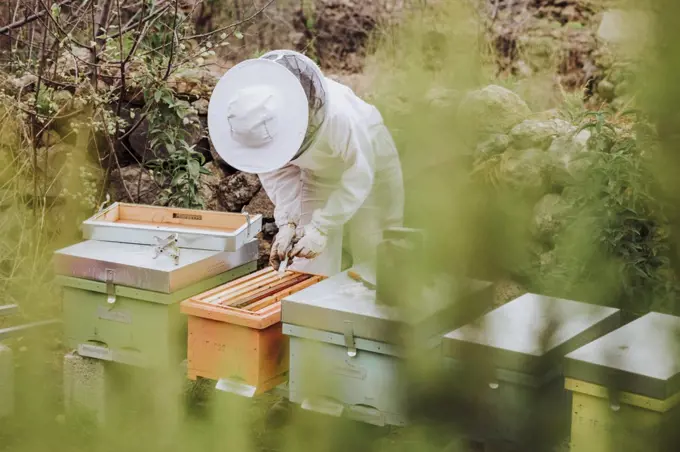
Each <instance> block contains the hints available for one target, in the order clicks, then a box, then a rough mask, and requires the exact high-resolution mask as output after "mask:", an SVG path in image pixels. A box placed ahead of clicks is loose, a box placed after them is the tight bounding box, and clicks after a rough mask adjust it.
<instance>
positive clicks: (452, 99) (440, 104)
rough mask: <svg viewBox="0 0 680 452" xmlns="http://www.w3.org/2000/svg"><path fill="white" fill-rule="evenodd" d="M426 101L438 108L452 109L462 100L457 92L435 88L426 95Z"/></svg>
mask: <svg viewBox="0 0 680 452" xmlns="http://www.w3.org/2000/svg"><path fill="white" fill-rule="evenodd" d="M425 100H426V101H427V103H429V104H431V105H432V106H434V107H437V108H450V107H453V106H454V105H456V103H457V102H458V100H460V93H459V91H457V90H454V89H449V88H442V87H438V86H435V87H434V88H432V89H430V90H429V91H428V92H427V93H426V94H425Z"/></svg>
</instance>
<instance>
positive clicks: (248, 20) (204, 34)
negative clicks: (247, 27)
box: [182, 0, 275, 41]
mask: <svg viewBox="0 0 680 452" xmlns="http://www.w3.org/2000/svg"><path fill="white" fill-rule="evenodd" d="M274 1H275V0H269V1H268V2H267V3H266V4H265V5H264V6H263V7H262V8H260V9H258V10H257V11H256V12H254V13H253V14H252V15H250V16H248V17H246V18H245V19H243V20H240V21H238V22H234V23H233V24H231V25H227V26H226V27H222V28H218V29H217V30H213V31H210V32H208V33H202V34H198V35H193V36H186V37H184V38H182V41H189V40H191V39H201V38H208V37H210V36H214V35H216V34H217V33H222V32H224V31H227V30H230V29H232V28H235V27H238V26H239V25H243V24H245V23H247V22H250V21H251V20H253V19H254V18H256V17H257V16H259V15H260V14H262V12H264V10H265V9H267V8H269V6H270V5H271V4H272V3H274Z"/></svg>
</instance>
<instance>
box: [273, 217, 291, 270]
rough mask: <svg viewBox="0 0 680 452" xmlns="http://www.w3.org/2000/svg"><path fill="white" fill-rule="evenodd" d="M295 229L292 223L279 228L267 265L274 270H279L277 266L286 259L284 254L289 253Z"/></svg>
mask: <svg viewBox="0 0 680 452" xmlns="http://www.w3.org/2000/svg"><path fill="white" fill-rule="evenodd" d="M295 229H296V226H295V225H294V224H293V223H288V224H286V225H285V226H282V227H281V228H279V232H278V233H277V234H276V238H275V239H274V243H273V244H272V250H271V253H270V254H269V265H271V266H272V267H273V268H274V270H278V269H279V265H281V262H282V261H283V260H284V259H285V258H286V253H288V252H290V248H291V246H292V244H293V239H294V238H295Z"/></svg>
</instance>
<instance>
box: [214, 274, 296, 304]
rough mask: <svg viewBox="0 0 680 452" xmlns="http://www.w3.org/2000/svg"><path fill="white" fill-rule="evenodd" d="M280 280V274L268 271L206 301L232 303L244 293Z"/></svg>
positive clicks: (287, 275)
mask: <svg viewBox="0 0 680 452" xmlns="http://www.w3.org/2000/svg"><path fill="white" fill-rule="evenodd" d="M289 276H290V275H289V274H286V275H284V277H289ZM280 280H281V278H280V277H279V276H278V274H276V273H274V272H272V273H267V274H264V275H262V276H260V277H258V278H255V279H253V280H251V281H247V282H245V283H244V284H239V285H238V286H235V287H233V288H231V289H229V290H226V291H223V292H220V293H219V294H216V295H215V296H213V297H210V299H209V300H206V301H208V302H210V303H218V304H231V302H232V301H235V300H236V299H237V298H238V297H239V296H241V295H243V294H247V293H249V292H252V291H253V290H256V289H257V288H259V287H263V286H265V285H267V284H271V283H273V282H274V281H280Z"/></svg>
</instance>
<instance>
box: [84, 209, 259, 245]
mask: <svg viewBox="0 0 680 452" xmlns="http://www.w3.org/2000/svg"><path fill="white" fill-rule="evenodd" d="M82 228H83V236H84V238H85V239H88V240H102V241H107V242H119V243H136V244H139V245H156V244H157V243H158V239H165V238H167V237H168V236H170V235H172V234H177V238H178V241H177V246H178V247H179V248H191V249H197V250H209V251H236V250H238V249H239V248H241V247H242V246H243V245H245V244H246V243H248V242H250V241H251V240H252V239H254V238H255V237H256V236H257V234H259V233H260V231H261V229H262V215H259V214H258V215H252V216H251V215H248V214H245V213H244V214H240V213H227V212H211V211H205V210H195V209H179V208H174V207H158V206H145V205H139V204H126V203H115V204H113V205H111V206H110V207H108V208H107V209H105V210H103V211H101V212H99V213H97V214H96V215H94V216H93V217H92V218H90V219H88V220H86V221H84V222H83V225H82Z"/></svg>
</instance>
